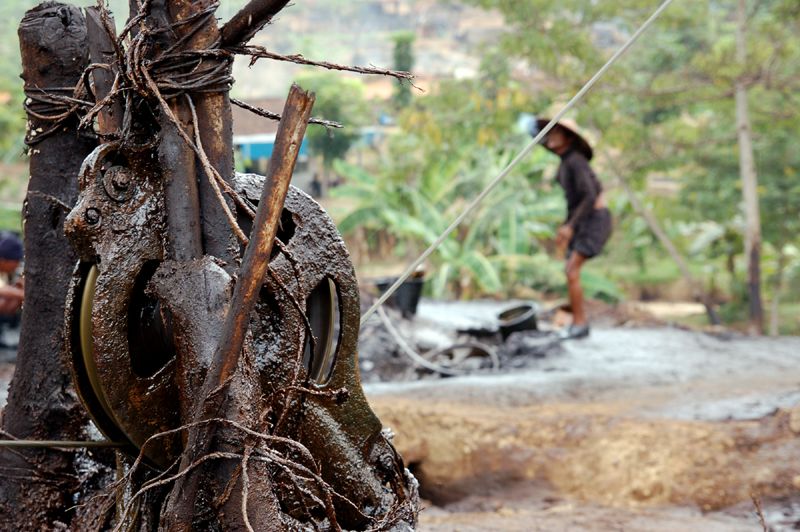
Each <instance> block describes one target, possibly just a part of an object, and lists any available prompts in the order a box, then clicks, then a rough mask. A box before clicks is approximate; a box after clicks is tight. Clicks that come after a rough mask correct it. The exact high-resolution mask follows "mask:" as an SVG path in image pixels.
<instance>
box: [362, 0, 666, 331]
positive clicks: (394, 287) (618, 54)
mask: <svg viewBox="0 0 800 532" xmlns="http://www.w3.org/2000/svg"><path fill="white" fill-rule="evenodd" d="M673 1H674V0H666V1H665V2H664V3H663V4H661V7H659V8H658V9H657V10H656V11H655V13H653V14H652V15H651V16H650V18H649V19H647V21H646V22H645V23H644V24H642V26H641V27H640V28H639V29H638V30H636V33H634V34H633V35H631V37H630V39H628V41H627V42H626V43H625V44H623V45H622V47H621V48H620V49H619V50H617V52H616V53H615V54H614V55H613V56H612V57H611V59H609V60H608V62H606V64H605V65H603V68H601V69H600V70H599V71H598V72H597V74H595V75H594V77H592V79H590V80H589V81H588V82H587V83H586V85H584V86H583V88H582V89H581V90H580V91H579V92H578V94H576V95H575V96H574V97H573V98H572V99H571V100H570V101H569V102H568V103H567V105H565V106H564V108H563V109H561V111H559V112H558V114H556V116H555V117H553V119H552V120H551V121H550V122H549V123H548V124H547V125H546V126H545V127H544V128H542V130H541V131H540V132H539V134H538V135H536V136H535V137H534V139H533V140H532V141H531V142H530V143H529V144H528V145H527V146H526V147H525V149H523V150H522V151H521V152H520V153H519V155H517V156H516V157H515V158H514V160H513V161H511V163H510V164H509V165H508V166H507V167H506V169H505V170H503V171H502V172H501V173H500V175H499V176H497V177H496V178H495V179H494V181H492V182H491V183H490V184H489V186H487V187H486V188H485V189H484V190H483V192H481V193H480V194H479V195H478V197H477V198H475V199H474V200H473V202H472V203H471V204H470V205H469V207H467V208H466V210H464V212H462V213H461V215H460V216H459V217H458V218H456V219H455V221H454V222H453V223H452V224H450V227H448V228H447V229H445V231H444V233H442V234H441V235H440V236H439V238H437V239H436V241H435V242H434V243H433V244H431V245H430V247H428V249H426V250H425V252H424V253H423V254H422V255H420V257H419V258H418V259H417V260H415V261H414V263H413V264H411V266H409V267H408V269H406V271H405V272H403V275H401V276H400V277H399V278H398V279H397V281H395V283H394V284H393V285H392V286H390V287H389V289H388V290H387V291H386V292H384V293H383V295H382V296H381V297H380V298H378V300H377V301H376V302H375V304H373V305H372V306H371V307H370V308H369V310H367V311H366V312H365V313H364V315H363V316H362V317H361V326H362V327H363V326H364V323H365V322H366V321H367V320H368V319H369V317H370V316H372V314H373V313H374V312H375V311H376V310H377V309H378V307H380V306H381V305H383V303H384V302H385V301H386V300H387V299H388V298H389V297H390V296H391V295H392V294H393V293H394V292H395V290H397V289H398V288H399V287H400V285H401V284H403V283H404V282H405V280H406V279H408V278H409V277H410V276H411V274H412V273H414V272H415V271H416V270H417V268H418V267H419V265H420V264H422V263H423V262H425V260H426V259H427V258H428V257H429V256H430V255H431V254H432V253H433V252H434V251H436V248H438V247H439V245H441V243H442V242H444V240H445V239H446V238H447V237H448V236H450V233H452V232H453V231H455V229H456V228H457V227H458V226H459V225H461V222H463V221H464V220H465V219H466V218H467V216H469V215H470V214H472V212H473V211H474V210H475V209H477V208H478V206H480V204H481V202H483V200H484V198H486V196H488V195H489V193H490V192H491V191H492V190H493V189H494V188H495V187H496V186H497V185H499V184H500V182H502V181H503V179H505V178H506V176H507V175H508V174H510V173H511V170H513V169H514V168H515V167H516V166H517V165H518V164H519V163H520V161H522V159H524V158H525V157H526V156H527V155H528V154H529V153H530V152H531V150H533V148H534V146H536V145H537V144H539V142H540V141H541V140H542V139H543V138H544V137H545V136H547V134H548V133H549V132H550V130H551V129H553V127H554V126H555V125H556V124H557V123H558V121H559V120H561V118H563V117H564V115H565V114H567V112H569V110H570V109H572V108H573V107H574V106H575V104H576V103H578V102H579V101H580V100H581V99H582V98H583V97H584V95H585V94H586V93H587V92H589V90H590V89H591V88H592V87H593V86H594V84H595V83H597V80H599V79H600V78H601V77H603V75H604V74H605V73H606V72H607V71H608V69H610V68H611V66H612V65H613V64H614V63H616V62H617V59H619V58H620V57H621V56H622V54H624V53H625V52H626V51H627V50H628V48H630V47H631V46H632V45H633V43H635V42H636V41H637V40H638V39H639V37H640V36H641V35H642V33H644V32H645V30H647V28H649V27H650V25H651V24H653V22H655V21H656V19H657V18H658V17H660V16H661V14H662V13H663V12H664V11H666V9H667V8H668V7H669V5H670V4H671V3H672V2H673Z"/></svg>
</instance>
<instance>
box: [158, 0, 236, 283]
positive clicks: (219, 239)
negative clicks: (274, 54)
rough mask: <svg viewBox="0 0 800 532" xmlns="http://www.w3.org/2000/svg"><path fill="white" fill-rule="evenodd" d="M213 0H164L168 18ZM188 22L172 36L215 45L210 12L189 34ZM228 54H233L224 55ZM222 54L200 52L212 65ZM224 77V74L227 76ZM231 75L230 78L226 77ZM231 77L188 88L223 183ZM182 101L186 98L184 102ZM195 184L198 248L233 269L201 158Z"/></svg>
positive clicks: (227, 235)
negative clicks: (199, 229) (211, 84)
mask: <svg viewBox="0 0 800 532" xmlns="http://www.w3.org/2000/svg"><path fill="white" fill-rule="evenodd" d="M213 4H214V2H213V1H212V0H200V1H192V0H171V1H169V12H170V20H171V21H172V22H173V23H176V22H180V21H182V20H186V19H188V18H189V17H190V16H192V15H195V14H197V13H201V12H203V11H205V10H208V9H210V8H212V7H213ZM190 29H191V28H190V27H187V26H183V27H181V26H178V27H177V28H176V30H175V32H176V34H177V36H178V37H179V38H180V37H187V40H186V42H185V44H184V45H183V49H184V50H206V49H209V50H210V49H213V48H214V46H216V45H218V43H219V39H220V32H219V28H218V26H217V21H216V18H215V16H214V13H213V12H212V13H211V15H210V16H208V17H207V20H206V22H205V23H204V24H203V25H202V27H200V28H199V29H198V30H197V31H194V33H193V34H189V33H188V32H189V30H190ZM227 59H228V60H232V58H230V57H228V58H227ZM225 61H226V58H225V57H211V56H208V57H205V58H204V59H203V63H202V65H201V67H202V68H207V67H217V68H222V69H224V68H229V67H226V65H224V62H225ZM228 78H229V76H228ZM231 81H232V80H231ZM229 82H230V81H228V80H226V79H224V78H223V79H221V80H220V82H219V84H218V85H217V86H214V87H207V88H206V89H205V90H208V89H216V90H217V91H218V92H200V91H198V92H195V93H192V94H191V97H192V99H193V100H194V104H195V106H196V107H197V124H194V127H195V128H198V129H199V136H200V142H201V144H202V146H203V149H204V150H205V152H206V155H207V156H208V160H209V162H210V163H211V166H213V167H214V168H215V169H216V170H217V172H219V175H220V176H221V177H222V179H223V180H225V181H226V182H227V183H229V184H230V183H231V182H232V181H233V173H234V165H233V116H232V114H231V102H230V98H229V96H228V92H227V87H226V85H227V84H228V83H229ZM183 105H184V106H185V102H183ZM197 176H198V190H199V199H200V203H199V205H200V214H201V217H202V239H203V251H204V252H205V254H206V255H212V256H214V257H217V258H218V259H220V260H222V261H223V262H225V263H226V266H225V269H226V270H227V271H228V272H229V273H232V272H233V271H234V270H235V268H236V262H237V259H238V257H239V252H238V243H237V241H236V234H235V233H234V231H233V228H232V227H231V225H230V222H229V221H228V218H227V216H226V215H225V209H224V207H223V206H222V205H221V204H220V201H219V198H218V197H217V192H216V191H215V187H214V186H213V185H212V184H211V181H212V180H213V179H214V176H211V175H207V173H206V171H205V169H204V168H203V166H202V165H201V164H197ZM226 201H227V202H228V207H229V208H230V209H233V202H232V201H231V200H230V199H226Z"/></svg>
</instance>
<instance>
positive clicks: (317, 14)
mask: <svg viewBox="0 0 800 532" xmlns="http://www.w3.org/2000/svg"><path fill="white" fill-rule="evenodd" d="M223 7H224V4H223ZM230 11H231V13H232V12H233V11H235V10H234V9H230ZM221 14H225V12H224V11H221ZM502 29H503V19H502V17H501V16H500V15H499V14H487V13H486V12H485V11H483V10H480V9H476V8H472V7H466V6H463V5H461V4H460V3H458V2H437V1H435V0H421V1H416V2H415V1H411V0H305V1H303V2H297V3H296V4H295V5H292V6H290V7H287V8H286V9H285V10H284V11H283V12H282V13H281V14H280V15H279V17H278V18H277V20H276V21H275V22H274V24H272V25H271V26H270V27H267V28H265V29H264V30H263V31H262V32H261V33H260V34H259V35H257V36H256V38H255V39H254V41H253V43H254V44H258V45H261V46H265V47H267V48H268V49H269V50H270V51H273V52H276V53H281V54H296V53H300V54H303V55H304V56H305V57H307V58H309V59H319V60H326V61H332V62H336V63H342V64H355V65H370V64H372V65H376V66H380V67H385V68H391V67H392V46H393V45H392V43H391V40H390V37H391V35H392V33H394V32H397V31H401V30H404V31H412V32H414V33H415V34H416V35H417V41H416V42H415V43H414V53H415V56H416V64H415V68H414V71H415V73H416V74H417V75H419V76H420V77H421V78H423V79H424V78H438V77H450V76H456V77H471V76H474V75H475V72H476V69H477V66H478V59H477V54H474V53H473V52H474V51H475V48H476V47H477V46H479V45H481V44H483V43H485V42H494V41H495V40H496V39H497V36H498V35H499V34H500V32H501V31H502ZM247 63H248V62H247V60H243V59H240V60H238V61H237V64H236V67H235V69H234V76H235V77H236V80H237V84H236V87H235V89H234V91H235V94H237V95H238V96H240V97H243V98H264V97H276V96H280V95H284V94H285V93H286V90H287V89H288V86H289V84H290V83H291V79H292V78H293V76H294V74H295V72H297V67H296V66H294V65H288V64H282V63H278V62H274V61H269V62H267V61H259V63H258V66H257V67H254V68H253V69H248V68H247ZM378 92H380V91H378Z"/></svg>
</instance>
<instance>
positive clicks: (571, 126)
mask: <svg viewBox="0 0 800 532" xmlns="http://www.w3.org/2000/svg"><path fill="white" fill-rule="evenodd" d="M549 123H550V119H549V118H538V119H537V120H536V125H537V126H538V128H539V131H541V130H542V129H544V127H545V126H546V125H547V124H549ZM556 125H557V126H559V127H562V128H564V129H566V130H567V131H569V132H570V133H572V134H573V135H574V136H575V140H574V141H573V142H574V145H575V148H577V150H578V151H579V152H581V153H582V154H583V155H584V157H586V159H587V160H589V161H591V160H592V156H593V155H594V153H593V152H592V147H591V146H589V143H588V142H587V141H586V139H585V138H583V136H582V135H581V134H580V133H579V131H580V130H581V128H580V127H578V123H577V122H576V121H575V120H573V119H572V118H562V119H561V120H560V121H559V122H558V123H557V124H556ZM551 131H552V130H551ZM545 147H546V146H545Z"/></svg>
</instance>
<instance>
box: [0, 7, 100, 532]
mask: <svg viewBox="0 0 800 532" xmlns="http://www.w3.org/2000/svg"><path fill="white" fill-rule="evenodd" d="M19 38H20V49H21V52H22V66H23V74H22V78H23V80H24V81H25V90H26V92H27V94H28V96H29V98H28V99H27V100H26V105H27V108H28V124H29V133H28V139H27V143H28V145H29V146H30V181H29V183H28V193H27V197H26V199H25V207H24V213H23V214H24V218H25V247H26V250H25V307H24V312H23V316H22V327H21V330H20V342H19V351H18V355H17V367H16V371H15V373H14V379H13V381H12V383H11V387H10V390H9V396H8V405H7V406H6V407H5V410H4V413H3V430H4V431H5V432H6V433H8V434H10V435H13V436H14V437H17V438H27V439H37V440H78V439H85V429H86V426H87V424H88V417H87V416H86V414H85V412H84V410H83V408H82V407H81V405H80V404H79V403H78V401H77V398H76V396H75V393H74V391H73V388H72V379H71V377H70V374H69V372H68V370H67V368H66V367H65V366H64V363H63V360H62V357H63V353H64V351H65V339H64V334H63V332H64V312H65V301H66V299H67V291H68V289H69V285H70V279H71V277H72V270H73V268H74V266H75V263H76V262H77V256H76V254H75V250H74V248H73V247H72V245H71V244H70V243H69V242H68V241H67V239H66V237H65V236H64V231H63V223H64V218H65V217H66V215H67V214H68V213H69V211H70V209H71V208H72V206H73V205H74V204H75V201H76V199H77V196H78V179H77V177H78V169H79V168H80V165H81V163H82V162H83V159H84V157H86V155H88V154H89V152H90V151H91V150H92V148H94V146H95V140H94V138H92V137H90V136H87V135H85V134H79V133H78V132H77V130H76V127H77V119H76V118H75V117H74V116H68V117H65V118H64V119H63V120H59V121H53V120H45V119H41V118H38V117H36V116H34V114H33V113H37V114H39V115H40V116H41V115H44V116H55V115H59V114H62V113H64V112H67V111H68V110H69V106H68V105H63V104H54V103H52V101H51V102H50V103H47V102H46V101H43V100H42V99H39V98H40V97H43V96H44V93H43V92H42V90H43V89H47V90H48V91H49V92H51V93H55V94H58V95H60V96H72V91H73V88H74V87H75V85H76V84H77V82H78V80H79V78H80V76H81V74H82V73H83V70H84V69H85V68H86V66H87V65H88V63H89V57H88V43H87V32H86V21H85V20H84V17H83V15H82V14H81V12H80V10H79V9H78V8H76V7H74V6H70V5H65V4H61V3H58V2H45V3H43V4H41V5H40V6H38V7H36V8H34V9H32V10H30V11H28V12H27V13H26V14H25V17H24V18H23V20H22V23H21V25H20V28H19ZM79 456H83V457H85V456H86V454H85V452H84V451H66V450H63V449H58V450H56V449H35V450H34V449H19V450H16V449H15V450H13V451H11V450H0V470H1V471H2V473H3V474H2V476H0V529H2V530H14V531H17V532H19V531H28V530H30V531H34V530H35V531H48V530H66V529H68V528H71V527H70V521H71V520H72V519H74V518H75V516H76V512H75V511H68V509H69V508H71V507H73V506H74V505H75V504H76V501H75V499H74V498H73V496H74V494H75V490H76V488H77V484H78V481H79V480H78V476H77V474H76V466H75V460H76V458H78V457H79ZM81 502H85V501H81Z"/></svg>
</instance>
